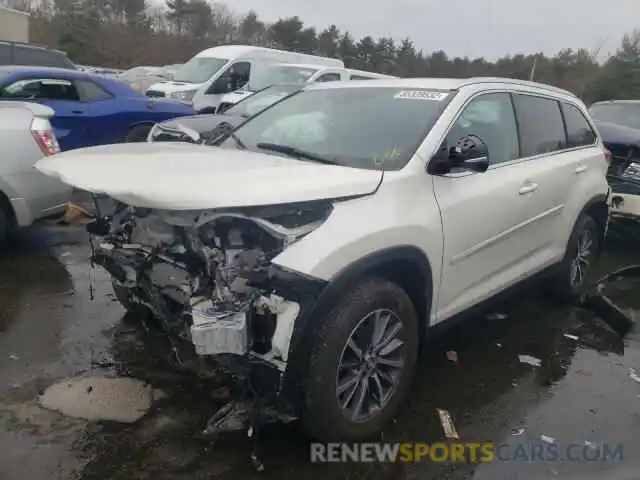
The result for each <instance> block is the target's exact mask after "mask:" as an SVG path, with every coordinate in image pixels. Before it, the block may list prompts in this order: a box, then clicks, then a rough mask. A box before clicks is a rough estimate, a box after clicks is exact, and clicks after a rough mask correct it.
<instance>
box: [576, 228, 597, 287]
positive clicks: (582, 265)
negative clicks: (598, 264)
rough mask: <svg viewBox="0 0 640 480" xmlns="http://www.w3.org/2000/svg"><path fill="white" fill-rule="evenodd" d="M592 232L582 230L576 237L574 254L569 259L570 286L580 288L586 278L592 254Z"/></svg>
mask: <svg viewBox="0 0 640 480" xmlns="http://www.w3.org/2000/svg"><path fill="white" fill-rule="evenodd" d="M593 245H594V244H593V232H592V231H591V230H589V229H587V230H584V231H583V232H582V233H581V235H580V237H579V238H578V245H577V248H576V255H575V257H574V258H573V260H572V261H571V270H570V271H571V279H570V281H571V286H572V287H573V288H580V287H581V286H582V285H583V284H584V282H585V279H586V276H587V271H588V269H589V265H590V262H591V257H592V254H593Z"/></svg>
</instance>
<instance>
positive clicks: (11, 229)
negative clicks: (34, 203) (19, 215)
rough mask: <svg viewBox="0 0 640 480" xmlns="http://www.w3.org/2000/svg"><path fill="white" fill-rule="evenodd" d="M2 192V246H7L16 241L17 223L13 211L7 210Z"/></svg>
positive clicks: (0, 200)
mask: <svg viewBox="0 0 640 480" xmlns="http://www.w3.org/2000/svg"><path fill="white" fill-rule="evenodd" d="M1 197H2V192H0V246H4V245H7V244H9V243H11V241H12V240H14V239H15V238H14V236H15V233H16V230H17V228H16V223H15V221H14V217H13V216H12V214H13V211H10V210H7V208H10V207H7V206H5V205H3V202H2V200H3V199H2V198H1Z"/></svg>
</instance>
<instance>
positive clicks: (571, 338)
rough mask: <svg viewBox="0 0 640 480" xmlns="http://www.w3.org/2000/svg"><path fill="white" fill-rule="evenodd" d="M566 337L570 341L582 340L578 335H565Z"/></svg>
mask: <svg viewBox="0 0 640 480" xmlns="http://www.w3.org/2000/svg"><path fill="white" fill-rule="evenodd" d="M564 337H565V338H568V339H569V340H576V341H577V340H580V337H578V336H577V335H571V334H570V333H565V334H564Z"/></svg>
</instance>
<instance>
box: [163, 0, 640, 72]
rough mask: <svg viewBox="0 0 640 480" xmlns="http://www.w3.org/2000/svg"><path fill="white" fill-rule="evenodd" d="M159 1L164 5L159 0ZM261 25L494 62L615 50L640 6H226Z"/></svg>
mask: <svg viewBox="0 0 640 480" xmlns="http://www.w3.org/2000/svg"><path fill="white" fill-rule="evenodd" d="M156 1H157V2H159V1H160V0H156ZM222 1H223V3H225V4H226V5H227V6H228V7H229V8H231V9H232V10H233V11H234V12H235V13H246V12H247V11H249V10H255V11H256V12H257V13H258V15H259V17H260V18H261V19H262V20H264V21H273V20H277V19H278V18H282V17H291V16H294V15H297V16H298V17H300V19H301V20H302V21H304V22H305V25H308V26H314V27H316V28H319V29H322V28H324V27H326V26H328V25H330V24H332V23H334V24H336V26H337V27H338V28H340V29H341V30H349V31H351V33H352V34H353V35H354V36H355V37H356V38H359V37H362V36H365V35H371V36H373V37H374V38H375V37H380V36H390V37H392V38H394V39H397V40H400V39H402V38H404V37H409V38H411V39H412V40H413V41H414V43H415V44H416V46H417V47H418V48H421V49H423V50H424V51H425V52H428V51H434V50H444V51H445V52H446V53H447V54H448V55H450V56H469V57H481V56H483V57H485V58H488V59H492V60H494V59H496V58H498V57H500V56H503V55H505V54H514V53H533V52H543V53H546V54H555V53H557V52H558V51H559V50H561V49H563V48H574V49H577V48H581V47H584V48H587V49H590V50H592V49H595V48H596V47H598V46H599V45H603V48H602V52H603V53H605V52H608V51H615V49H616V48H617V46H618V43H619V41H620V39H621V38H622V35H624V34H625V33H627V32H630V31H632V30H633V29H634V28H637V27H640V22H638V18H639V17H640V0H608V1H602V0H222Z"/></svg>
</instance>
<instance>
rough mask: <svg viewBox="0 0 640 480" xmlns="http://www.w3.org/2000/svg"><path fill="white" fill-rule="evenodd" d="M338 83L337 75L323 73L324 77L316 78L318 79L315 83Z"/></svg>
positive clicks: (338, 76) (338, 77)
mask: <svg viewBox="0 0 640 480" xmlns="http://www.w3.org/2000/svg"><path fill="white" fill-rule="evenodd" d="M338 81H340V74H339V73H325V74H324V75H321V76H320V77H318V79H317V80H316V82H338Z"/></svg>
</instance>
